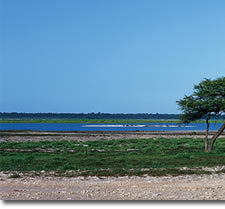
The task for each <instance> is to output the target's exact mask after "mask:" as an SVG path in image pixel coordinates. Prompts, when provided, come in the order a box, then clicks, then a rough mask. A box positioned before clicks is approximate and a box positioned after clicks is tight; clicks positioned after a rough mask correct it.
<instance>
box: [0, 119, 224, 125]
mask: <svg viewBox="0 0 225 209" xmlns="http://www.w3.org/2000/svg"><path fill="white" fill-rule="evenodd" d="M195 122H196V123H205V120H198V121H195ZM1 123H107V124H109V123H181V121H180V120H145V119H129V120H123V119H112V120H111V119H40V120H39V119H38V120H37V119H27V120H23V119H22V120H19V119H17V120H5V119H4V120H0V124H1ZM210 123H224V120H211V121H210Z"/></svg>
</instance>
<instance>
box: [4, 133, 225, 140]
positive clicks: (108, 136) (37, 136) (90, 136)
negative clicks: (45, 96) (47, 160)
mask: <svg viewBox="0 0 225 209" xmlns="http://www.w3.org/2000/svg"><path fill="white" fill-rule="evenodd" d="M13 134H14V136H13ZM213 134H214V132H210V133H209V135H213ZM26 135H29V136H26ZM159 137H165V138H181V137H185V138H204V132H191V131H190V132H188V131H186V132H163V131H162V132H152V131H96V132H94V131H92V132H38V131H24V132H7V131H1V132H0V142H6V141H17V142H22V141H45V140H48V141H54V140H57V141H60V140H77V141H94V140H112V139H152V138H159ZM221 137H225V133H224V134H223V135H221Z"/></svg>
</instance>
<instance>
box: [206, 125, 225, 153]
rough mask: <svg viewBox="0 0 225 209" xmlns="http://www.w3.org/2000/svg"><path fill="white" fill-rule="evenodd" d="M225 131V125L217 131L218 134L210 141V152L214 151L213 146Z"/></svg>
mask: <svg viewBox="0 0 225 209" xmlns="http://www.w3.org/2000/svg"><path fill="white" fill-rule="evenodd" d="M224 129H225V123H224V124H223V125H222V126H221V127H220V129H219V130H218V131H217V133H216V134H215V135H214V136H213V137H212V139H211V141H210V145H209V147H208V151H209V152H210V151H211V150H212V149H213V144H214V143H215V141H216V139H217V138H218V137H219V136H220V134H222V133H223V131H224Z"/></svg>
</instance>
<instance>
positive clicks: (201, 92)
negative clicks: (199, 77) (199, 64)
mask: <svg viewBox="0 0 225 209" xmlns="http://www.w3.org/2000/svg"><path fill="white" fill-rule="evenodd" d="M177 104H178V105H179V106H180V109H181V110H182V112H183V115H182V116H181V119H182V120H183V121H184V122H190V121H194V120H198V119H201V118H203V117H204V116H207V117H211V116H212V115H221V114H222V113H224V112H225V77H222V78H218V79H215V80H210V79H205V80H203V81H202V82H200V83H199V84H198V85H195V86H194V92H193V94H192V95H190V96H185V97H184V98H183V99H181V100H179V101H177Z"/></svg>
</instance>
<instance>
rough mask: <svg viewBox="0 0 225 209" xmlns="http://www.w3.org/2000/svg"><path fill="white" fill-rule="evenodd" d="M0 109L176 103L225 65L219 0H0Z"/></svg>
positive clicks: (132, 109) (159, 109)
mask: <svg viewBox="0 0 225 209" xmlns="http://www.w3.org/2000/svg"><path fill="white" fill-rule="evenodd" d="M0 7H1V8H0V76H1V77H0V79H1V80H0V111H1V112H84V113H87V112H109V113H142V112H143V113H144V112H147V113H180V111H179V109H178V106H177V104H176V100H178V99H181V98H183V96H184V95H185V94H191V93H192V89H193V85H194V84H196V83H198V82H200V81H201V80H203V79H204V78H212V79H214V78H217V77H221V76H224V74H225V1H224V0H38V1H37V0H20V1H17V0H0Z"/></svg>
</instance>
